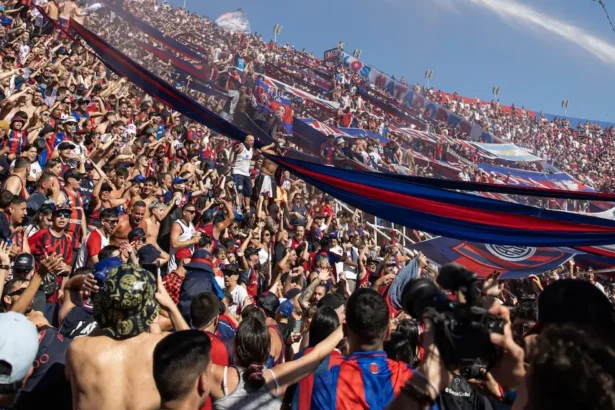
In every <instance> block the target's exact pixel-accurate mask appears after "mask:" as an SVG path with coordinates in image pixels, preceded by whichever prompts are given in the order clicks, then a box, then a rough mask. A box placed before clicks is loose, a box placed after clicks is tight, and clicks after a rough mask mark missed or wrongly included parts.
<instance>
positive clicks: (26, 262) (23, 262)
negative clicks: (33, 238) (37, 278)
mask: <svg viewBox="0 0 615 410" xmlns="http://www.w3.org/2000/svg"><path fill="white" fill-rule="evenodd" d="M32 269H34V256H32V254H30V253H20V254H19V255H17V257H16V258H15V263H14V265H13V270H14V271H25V272H30V271H31V270H32Z"/></svg>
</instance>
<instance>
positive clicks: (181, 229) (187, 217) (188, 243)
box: [168, 203, 201, 271]
mask: <svg viewBox="0 0 615 410" xmlns="http://www.w3.org/2000/svg"><path fill="white" fill-rule="evenodd" d="M195 214H196V207H195V206H194V205H193V204H191V203H187V204H186V205H184V206H183V208H182V216H181V218H180V219H178V220H177V221H175V222H173V226H171V252H170V253H169V255H170V259H169V264H168V267H169V271H172V270H174V269H176V268H177V261H176V259H175V253H176V252H177V250H178V249H182V248H189V249H190V251H191V253H192V252H194V246H195V245H197V244H198V243H199V240H200V239H201V233H200V232H197V231H196V229H195V228H194V224H193V223H192V221H193V220H194V216H195Z"/></svg>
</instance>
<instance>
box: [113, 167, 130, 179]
mask: <svg viewBox="0 0 615 410" xmlns="http://www.w3.org/2000/svg"><path fill="white" fill-rule="evenodd" d="M115 176H116V177H124V178H128V170H127V169H126V168H117V169H116V170H115Z"/></svg>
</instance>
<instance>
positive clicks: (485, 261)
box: [409, 237, 575, 279]
mask: <svg viewBox="0 0 615 410" xmlns="http://www.w3.org/2000/svg"><path fill="white" fill-rule="evenodd" d="M409 248H411V249H413V250H415V251H417V252H422V253H423V254H425V256H426V257H427V258H428V259H429V260H431V261H432V262H434V263H436V264H438V265H440V266H442V265H445V264H447V263H458V264H460V265H463V266H464V267H466V268H467V269H469V270H471V271H473V272H475V273H476V274H477V275H478V276H479V277H481V278H486V277H487V276H489V274H491V273H493V272H494V271H496V270H497V271H500V272H502V277H501V278H502V279H517V278H523V277H527V276H529V275H537V274H540V273H543V272H546V271H549V270H552V269H555V268H557V267H558V266H559V265H561V264H563V263H566V262H567V261H568V260H569V259H570V258H572V257H573V256H574V255H575V253H574V252H570V251H567V250H565V249H562V248H540V247H539V248H536V247H531V246H511V245H489V244H483V243H475V242H468V241H461V240H458V239H452V238H445V237H439V238H435V239H431V240H428V241H425V242H421V243H417V244H414V245H411V246H410V247H409Z"/></svg>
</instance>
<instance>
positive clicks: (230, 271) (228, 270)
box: [222, 263, 239, 276]
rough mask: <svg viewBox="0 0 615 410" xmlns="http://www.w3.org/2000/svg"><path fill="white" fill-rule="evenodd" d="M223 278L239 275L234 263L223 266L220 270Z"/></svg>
mask: <svg viewBox="0 0 615 410" xmlns="http://www.w3.org/2000/svg"><path fill="white" fill-rule="evenodd" d="M222 273H223V274H224V276H233V275H239V266H238V265H237V264H235V263H232V264H229V265H225V266H224V268H223V269H222Z"/></svg>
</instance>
